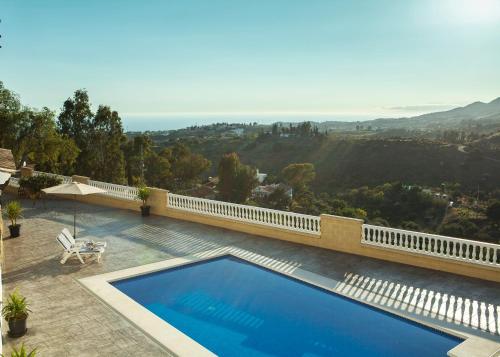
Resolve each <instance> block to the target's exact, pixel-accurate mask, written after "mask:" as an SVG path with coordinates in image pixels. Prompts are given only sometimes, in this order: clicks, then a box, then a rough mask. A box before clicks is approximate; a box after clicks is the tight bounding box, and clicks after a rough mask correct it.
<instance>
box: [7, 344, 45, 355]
mask: <svg viewBox="0 0 500 357" xmlns="http://www.w3.org/2000/svg"><path fill="white" fill-rule="evenodd" d="M36 353H37V352H36V348H35V349H33V350H31V352H29V353H28V352H26V349H25V348H24V343H23V344H21V348H19V349H17V348H16V347H12V352H11V353H10V357H35V356H36ZM2 357H7V356H5V355H4V354H2Z"/></svg>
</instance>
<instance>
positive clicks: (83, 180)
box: [71, 175, 90, 185]
mask: <svg viewBox="0 0 500 357" xmlns="http://www.w3.org/2000/svg"><path fill="white" fill-rule="evenodd" d="M71 180H73V182H79V183H84V184H86V185H88V183H89V180H90V178H89V177H87V176H79V175H73V176H71Z"/></svg>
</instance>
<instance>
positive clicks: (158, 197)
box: [148, 187, 168, 216]
mask: <svg viewBox="0 0 500 357" xmlns="http://www.w3.org/2000/svg"><path fill="white" fill-rule="evenodd" d="M149 189H150V190H151V196H149V200H148V205H150V206H151V213H152V214H156V215H160V216H164V215H165V213H166V210H167V194H168V191H167V190H163V189H161V188H155V187H149Z"/></svg>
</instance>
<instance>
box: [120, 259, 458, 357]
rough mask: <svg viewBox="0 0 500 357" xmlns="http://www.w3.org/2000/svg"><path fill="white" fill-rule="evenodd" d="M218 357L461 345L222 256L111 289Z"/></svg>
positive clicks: (419, 351)
mask: <svg viewBox="0 0 500 357" xmlns="http://www.w3.org/2000/svg"><path fill="white" fill-rule="evenodd" d="M112 285H113V286H115V287H116V288H117V289H119V290H120V291H122V292H123V293H125V294H126V295H128V296H129V297H130V298H132V299H134V300H135V301H136V302H138V303H139V304H141V305H142V306H144V307H145V308H147V309H148V310H149V311H151V312H153V313H154V314H156V315H157V316H158V317H160V318H162V319H163V320H165V321H166V322H168V323H169V324H171V325H172V326H174V327H175V328H177V329H178V330H180V331H182V332H183V333H184V334H186V335H188V336H190V337H191V338H192V339H194V340H195V341H197V342H198V343H200V344H201V345H203V346H204V347H206V348H207V349H209V350H211V351H212V352H214V353H215V354H217V355H219V356H239V357H243V356H286V357H294V356H354V357H355V356H372V357H373V356H392V357H396V356H405V357H412V356H415V357H422V356H426V357H432V356H443V357H444V356H446V353H447V351H449V350H450V349H452V348H453V347H455V346H456V345H458V344H459V343H460V342H461V340H460V339H458V338H456V337H453V336H450V335H447V334H443V333H441V332H438V331H436V330H433V329H430V328H427V327H425V326H423V325H420V324H417V323H414V322H411V321H410V320H407V319H403V318H400V317H397V316H396V315H393V314H389V313H386V312H384V311H382V310H379V309H375V308H372V307H370V306H368V305H365V304H362V303H359V302H356V301H354V300H351V299H348V298H345V297H342V296H340V295H338V294H335V293H332V292H329V291H327V290H324V289H320V288H318V287H315V286H312V285H309V284H306V283H303V282H301V281H299V280H296V279H293V278H290V277H288V276H285V275H282V274H278V273H275V272H273V271H270V270H268V269H265V268H262V267H260V266H258V265H255V264H251V263H249V262H246V261H243V260H240V259H237V258H234V257H232V256H225V257H221V258H215V259H212V260H208V261H203V262H198V263H194V264H189V265H185V266H182V267H178V268H174V269H168V270H164V271H160V272H156V273H152V274H147V275H143V276H139V277H134V278H130V279H125V280H121V281H117V282H114V283H112Z"/></svg>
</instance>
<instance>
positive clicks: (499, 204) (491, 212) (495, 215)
mask: <svg viewBox="0 0 500 357" xmlns="http://www.w3.org/2000/svg"><path fill="white" fill-rule="evenodd" d="M486 215H487V216H488V218H489V219H491V220H492V221H496V222H498V221H500V200H494V201H493V202H491V203H490V205H489V206H488V208H487V210H486Z"/></svg>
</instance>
